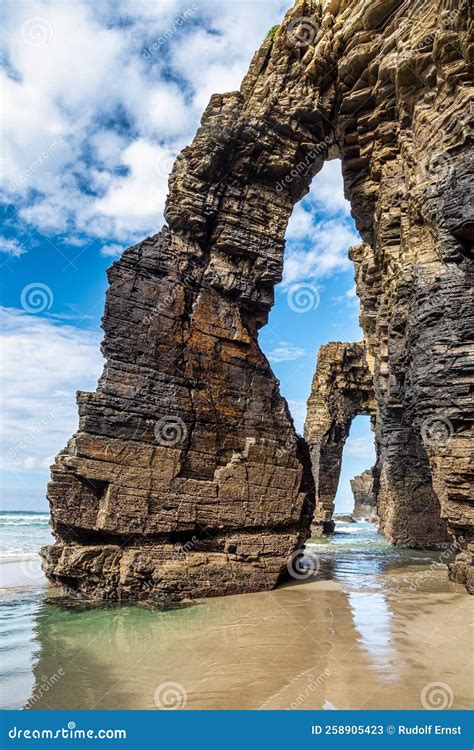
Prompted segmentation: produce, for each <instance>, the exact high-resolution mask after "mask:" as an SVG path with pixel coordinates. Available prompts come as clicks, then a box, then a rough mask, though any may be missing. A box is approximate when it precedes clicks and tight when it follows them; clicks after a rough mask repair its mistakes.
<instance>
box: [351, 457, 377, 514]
mask: <svg viewBox="0 0 474 750" xmlns="http://www.w3.org/2000/svg"><path fill="white" fill-rule="evenodd" d="M351 490H352V494H353V495H354V509H353V511H352V516H353V517H354V518H366V519H368V520H370V521H375V520H376V519H377V497H376V495H375V492H374V475H373V472H372V469H366V470H365V471H363V472H362V474H358V475H357V476H356V477H354V479H351Z"/></svg>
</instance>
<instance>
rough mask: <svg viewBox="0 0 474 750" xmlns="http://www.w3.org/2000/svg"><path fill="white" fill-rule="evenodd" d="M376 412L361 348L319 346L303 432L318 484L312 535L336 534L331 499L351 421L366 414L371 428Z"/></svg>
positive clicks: (367, 368) (358, 346)
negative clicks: (328, 532)
mask: <svg viewBox="0 0 474 750" xmlns="http://www.w3.org/2000/svg"><path fill="white" fill-rule="evenodd" d="M376 413H377V407H376V402H375V393H374V384H373V378H372V373H371V372H370V370H369V367H368V364H367V360H366V352H365V346H364V344H363V343H353V344H352V343H341V342H340V341H337V342H332V343H330V344H326V346H322V347H321V349H320V350H319V355H318V365H317V368H316V372H315V375H314V378H313V383H312V386H311V395H310V397H309V399H308V411H307V417H306V422H305V430H304V437H305V440H306V443H307V444H308V448H309V453H310V457H311V466H312V471H313V476H314V478H315V483H316V508H315V513H314V517H313V523H312V534H313V536H319V534H321V533H325V532H327V531H332V530H333V529H334V522H333V520H332V516H333V512H334V498H335V496H336V492H337V487H338V484H339V476H340V473H341V463H342V452H343V449H344V445H345V442H346V440H347V438H348V436H349V430H350V427H351V424H352V420H353V419H354V417H357V416H359V415H368V416H370V417H371V418H372V422H373V424H374V420H375V416H376ZM318 527H319V528H318Z"/></svg>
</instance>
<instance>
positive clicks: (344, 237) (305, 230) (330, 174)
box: [282, 160, 360, 287]
mask: <svg viewBox="0 0 474 750" xmlns="http://www.w3.org/2000/svg"><path fill="white" fill-rule="evenodd" d="M286 242H287V247H286V253H285V267H284V272H283V282H282V283H283V287H287V286H289V285H290V284H294V283H295V282H300V281H307V282H310V281H311V280H315V279H319V278H323V277H325V276H330V275H332V274H334V273H339V272H342V271H347V270H349V269H350V268H351V267H352V263H351V261H350V260H349V257H348V250H349V248H350V247H351V245H358V244H359V243H360V236H359V234H358V233H357V232H356V230H355V229H354V225H353V222H352V220H351V218H350V204H349V203H348V201H346V199H345V198H344V190H343V180H342V173H341V164H340V162H339V161H337V160H335V161H330V162H326V164H325V165H324V166H323V168H322V170H321V172H319V174H317V175H316V176H315V177H314V179H313V182H312V184H311V190H310V192H309V193H308V195H307V196H305V198H303V200H302V201H301V202H300V203H299V204H298V205H296V206H295V209H294V211H293V214H292V215H291V217H290V221H289V222H288V227H287V231H286Z"/></svg>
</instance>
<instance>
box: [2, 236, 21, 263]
mask: <svg viewBox="0 0 474 750" xmlns="http://www.w3.org/2000/svg"><path fill="white" fill-rule="evenodd" d="M0 253H6V254H7V255H11V256H12V257H13V258H19V257H20V255H23V253H26V248H24V247H23V245H21V244H20V243H19V242H18V241H17V240H13V239H7V238H6V237H0Z"/></svg>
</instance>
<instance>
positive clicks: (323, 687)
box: [0, 525, 472, 710]
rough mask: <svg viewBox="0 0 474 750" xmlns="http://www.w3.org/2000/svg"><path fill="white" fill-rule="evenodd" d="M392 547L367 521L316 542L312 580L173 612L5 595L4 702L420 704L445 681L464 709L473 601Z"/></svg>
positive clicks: (422, 560) (421, 560)
mask: <svg viewBox="0 0 474 750" xmlns="http://www.w3.org/2000/svg"><path fill="white" fill-rule="evenodd" d="M342 531H344V530H342ZM349 537H350V538H349ZM384 545H385V543H384V542H383V540H382V541H381V540H380V537H378V536H377V535H376V534H375V530H374V529H373V528H368V527H367V525H365V526H364V527H363V525H360V529H359V530H358V533H354V532H350V534H344V533H342V534H340V535H337V534H336V535H335V536H334V538H333V539H332V540H331V541H330V542H329V543H328V544H321V543H315V544H314V545H312V548H311V549H312V551H313V552H314V553H315V554H318V556H319V558H320V562H321V569H320V572H319V574H318V575H317V576H315V577H312V578H309V579H308V580H305V581H301V582H300V581H298V582H293V583H290V584H288V585H285V586H283V587H281V588H279V589H277V590H276V591H271V592H264V593H257V594H245V595H241V596H231V597H223V598H219V599H209V600H202V601H200V602H196V603H193V604H192V605H191V606H187V607H183V608H180V609H175V610H171V611H166V612H163V611H159V610H157V609H153V608H152V607H149V606H100V607H97V606H94V607H91V606H87V605H80V604H79V603H69V604H67V605H66V604H65V603H64V602H63V601H57V602H54V601H50V602H48V601H45V598H44V596H45V595H44V592H30V593H29V594H28V595H27V596H26V598H27V599H28V597H29V599H28V601H29V603H28V604H26V603H25V601H24V602H23V605H20V604H19V603H17V604H13V602H12V601H5V602H3V605H2V606H3V607H4V617H3V619H1V620H0V627H1V629H2V630H3V631H4V633H5V634H6V635H7V639H6V641H4V642H5V644H6V645H5V646H4V647H3V648H4V650H5V653H7V652H8V651H9V653H10V657H8V658H7V660H6V661H5V662H4V670H3V675H2V676H3V678H4V679H3V685H4V693H3V702H4V705H5V706H9V707H26V708H30V709H33V710H34V709H48V708H59V709H67V708H77V709H81V708H83V709H92V708H105V709H112V708H117V709H140V708H144V709H152V710H156V709H157V708H163V707H166V706H165V705H164V704H166V701H172V700H175V701H177V702H178V705H179V707H181V708H187V709H193V708H199V709H214V708H217V709H226V708H235V709H319V708H325V709H329V710H331V709H333V708H337V709H342V708H349V709H357V708H394V709H395V708H412V709H414V708H420V694H421V691H422V689H423V687H424V686H425V685H426V684H427V683H429V682H432V681H433V680H442V681H444V682H446V683H447V684H448V685H450V688H451V689H452V691H453V695H454V701H453V706H452V707H453V708H467V707H468V706H469V703H470V701H472V695H470V694H469V692H468V691H469V686H470V685H471V681H470V676H469V671H468V666H467V665H468V660H467V659H466V658H465V655H466V653H467V650H468V648H469V644H470V642H471V641H470V638H471V636H470V632H469V625H470V623H471V622H472V619H471V616H470V613H471V610H470V609H469V608H470V607H471V606H472V605H471V601H472V600H471V598H470V597H469V596H468V595H467V594H466V592H465V590H464V589H463V588H462V587H460V586H457V585H455V584H451V583H449V582H448V581H447V578H446V573H445V569H444V568H441V567H440V568H439V569H438V568H437V567H436V566H434V567H433V560H432V559H431V558H430V557H429V556H428V557H426V553H423V554H424V555H425V557H423V555H421V554H419V553H414V554H411V553H410V552H408V551H406V550H401V551H400V550H398V551H397V550H396V548H389V549H388V550H386V549H385V546H384ZM420 571H428V572H429V575H422V576H420ZM413 581H416V582H417V584H416V586H415V587H414V586H413ZM412 589H414V590H412ZM14 613H16V620H17V621H18V623H19V624H18V626H17V627H16V629H15V628H13V629H12V626H11V622H12V616H13V614H14ZM8 634H9V635H8ZM453 643H455V644H456V648H455V649H453ZM434 652H435V653H436V659H435V660H434V658H433V654H434ZM19 654H23V656H22V657H21V658H20V660H15V655H19Z"/></svg>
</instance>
